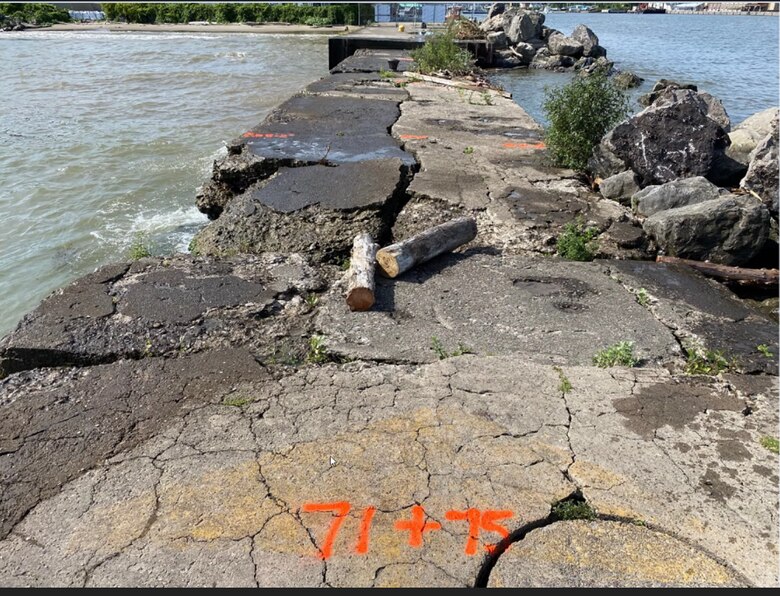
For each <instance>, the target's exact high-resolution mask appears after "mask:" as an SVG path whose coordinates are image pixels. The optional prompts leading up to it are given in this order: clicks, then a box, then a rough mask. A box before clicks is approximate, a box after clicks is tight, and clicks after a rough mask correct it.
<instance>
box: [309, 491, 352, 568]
mask: <svg viewBox="0 0 780 596" xmlns="http://www.w3.org/2000/svg"><path fill="white" fill-rule="evenodd" d="M350 509H352V506H351V505H350V504H349V503H347V502H346V501H337V502H336V503H304V504H303V506H302V507H301V510H302V511H305V512H307V513H315V512H327V511H330V512H333V513H335V514H336V518H335V519H334V520H333V522H332V523H331V525H330V528H329V529H328V533H327V534H326V535H325V542H323V543H322V549H321V551H320V555H319V556H320V558H322V559H325V560H327V559H329V558H330V556H331V555H332V554H333V543H334V542H335V541H336V536H337V535H338V533H339V529H340V528H341V524H343V523H344V520H345V519H346V517H347V514H348V513H349V510H350Z"/></svg>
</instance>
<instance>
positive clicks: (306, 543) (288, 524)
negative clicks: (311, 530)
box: [255, 513, 317, 557]
mask: <svg viewBox="0 0 780 596" xmlns="http://www.w3.org/2000/svg"><path fill="white" fill-rule="evenodd" d="M255 547H256V548H257V549H259V550H261V551H263V552H271V553H285V554H292V555H298V556H301V557H306V556H309V557H315V556H316V554H317V551H316V550H315V549H314V546H313V545H312V543H311V540H310V538H309V534H308V533H307V532H306V530H305V529H304V527H303V526H302V525H301V524H300V522H299V521H298V520H296V519H295V518H294V517H293V516H292V515H291V514H289V513H280V514H279V515H276V516H274V517H272V518H271V519H270V520H268V523H267V524H266V525H265V527H264V528H263V531H262V532H261V533H260V534H259V535H258V536H257V538H256V539H255Z"/></svg>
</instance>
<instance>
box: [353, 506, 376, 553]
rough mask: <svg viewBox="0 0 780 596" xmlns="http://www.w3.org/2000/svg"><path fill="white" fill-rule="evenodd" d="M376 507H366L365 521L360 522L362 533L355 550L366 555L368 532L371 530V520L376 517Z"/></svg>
mask: <svg viewBox="0 0 780 596" xmlns="http://www.w3.org/2000/svg"><path fill="white" fill-rule="evenodd" d="M375 513H376V507H366V509H365V511H364V512H363V521H361V522H360V535H359V536H358V542H357V546H356V547H355V552H356V553H357V554H359V555H365V554H366V553H367V552H368V533H369V532H370V531H371V520H373V519H374V514H375Z"/></svg>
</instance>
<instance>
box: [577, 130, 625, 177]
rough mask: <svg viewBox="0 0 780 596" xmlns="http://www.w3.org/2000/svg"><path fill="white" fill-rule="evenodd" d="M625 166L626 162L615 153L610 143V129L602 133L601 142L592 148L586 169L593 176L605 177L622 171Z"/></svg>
mask: <svg viewBox="0 0 780 596" xmlns="http://www.w3.org/2000/svg"><path fill="white" fill-rule="evenodd" d="M626 168H627V165H626V162H625V161H623V160H622V159H620V158H619V157H618V156H617V155H616V154H615V151H614V147H613V145H612V131H610V132H608V133H607V134H606V135H604V138H603V139H601V143H599V144H598V145H596V146H595V147H594V148H593V153H592V154H591V156H590V159H589V160H588V165H587V170H588V172H590V173H591V174H592V175H593V176H598V177H599V178H603V179H607V178H610V177H612V176H614V175H615V174H619V173H620V172H624V171H625V170H626Z"/></svg>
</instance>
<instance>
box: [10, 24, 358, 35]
mask: <svg viewBox="0 0 780 596" xmlns="http://www.w3.org/2000/svg"><path fill="white" fill-rule="evenodd" d="M359 29H362V27H355V26H349V25H343V26H342V25H333V26H330V27H312V26H310V25H288V24H281V23H280V24H267V25H244V24H240V23H232V24H216V25H185V24H183V23H181V24H178V23H155V24H146V23H106V22H103V21H100V22H97V23H59V24H56V25H52V26H50V27H40V28H34V29H33V28H30V29H25V30H24V31H25V32H27V31H31V32H32V31H110V32H117V33H121V32H150V33H266V34H279V33H288V34H300V33H315V34H326V35H339V34H341V33H354V32H355V31H357V30H359Z"/></svg>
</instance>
